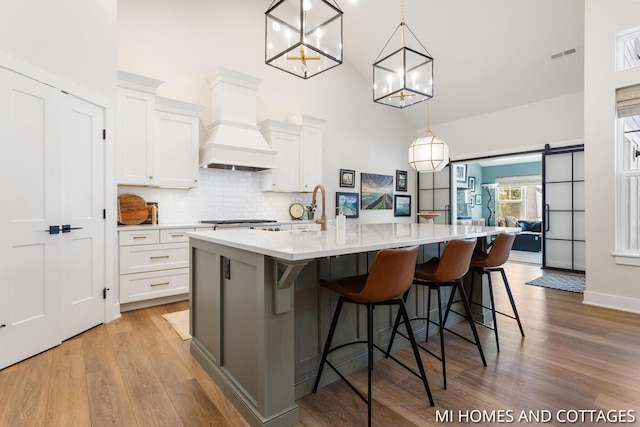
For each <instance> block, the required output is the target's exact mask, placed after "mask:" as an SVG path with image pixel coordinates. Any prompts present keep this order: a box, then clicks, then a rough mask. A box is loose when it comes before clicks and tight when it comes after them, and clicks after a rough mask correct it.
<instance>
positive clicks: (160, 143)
mask: <svg viewBox="0 0 640 427" xmlns="http://www.w3.org/2000/svg"><path fill="white" fill-rule="evenodd" d="M156 114H157V116H156V117H157V118H156V135H155V147H154V182H153V184H154V185H157V186H164V187H189V188H190V187H197V186H198V144H199V141H198V132H199V129H198V119H197V118H195V117H188V116H183V115H180V114H173V113H167V112H157V113H156Z"/></svg>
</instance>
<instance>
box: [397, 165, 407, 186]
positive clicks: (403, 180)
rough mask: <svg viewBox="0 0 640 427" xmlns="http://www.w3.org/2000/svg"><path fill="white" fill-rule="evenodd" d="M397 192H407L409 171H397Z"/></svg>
mask: <svg viewBox="0 0 640 427" xmlns="http://www.w3.org/2000/svg"><path fill="white" fill-rule="evenodd" d="M396 191H407V171H398V170H397V171H396Z"/></svg>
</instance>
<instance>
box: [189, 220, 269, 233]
mask: <svg viewBox="0 0 640 427" xmlns="http://www.w3.org/2000/svg"><path fill="white" fill-rule="evenodd" d="M200 223H201V224H213V229H214V230H218V229H225V228H257V229H265V228H266V229H268V228H272V229H273V230H275V229H276V228H278V227H279V226H280V223H279V222H278V221H276V220H275V219H208V220H203V221H200Z"/></svg>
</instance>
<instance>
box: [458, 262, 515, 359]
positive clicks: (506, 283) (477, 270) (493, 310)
mask: <svg viewBox="0 0 640 427" xmlns="http://www.w3.org/2000/svg"><path fill="white" fill-rule="evenodd" d="M470 270H471V289H470V290H469V301H470V304H471V305H477V306H479V307H482V308H484V309H486V310H491V315H492V317H493V326H491V325H488V324H486V323H484V322H482V321H479V320H476V321H475V322H476V323H477V324H478V325H480V326H484V327H485V328H487V329H490V330H492V331H493V332H494V334H495V336H496V349H497V351H500V341H499V339H498V321H497V318H496V313H497V314H501V315H503V316H505V317H508V318H510V319H514V320H515V321H517V322H518V327H519V328H520V334H521V335H522V336H523V337H524V329H523V328H522V322H521V321H520V316H519V315H518V309H517V308H516V302H515V300H514V299H513V294H512V293H511V287H510V286H509V281H508V280H507V275H506V274H505V272H504V268H502V267H484V268H480V267H471V268H470ZM491 272H500V274H501V275H502V281H503V282H504V287H505V289H506V290H507V296H508V297H509V302H510V303H511V308H512V309H513V315H511V314H508V313H504V312H502V311H499V310H496V308H495V307H496V304H495V301H494V298H493V283H492V281H491ZM476 273H477V274H480V277H481V278H482V275H484V274H486V275H487V279H488V286H489V301H490V302H491V307H487V306H486V305H483V304H482V303H478V302H475V301H473V288H474V285H475V276H476ZM480 283H482V280H481V281H480Z"/></svg>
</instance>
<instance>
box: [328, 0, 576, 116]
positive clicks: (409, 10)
mask: <svg viewBox="0 0 640 427" xmlns="http://www.w3.org/2000/svg"><path fill="white" fill-rule="evenodd" d="M338 4H339V6H340V8H341V9H342V10H343V12H344V22H343V24H344V58H345V63H349V64H351V65H352V66H353V67H355V68H356V70H357V71H358V72H359V73H360V74H361V75H362V77H363V78H364V79H366V80H367V81H369V82H370V83H371V84H373V71H372V64H373V63H374V62H375V60H376V58H377V57H378V54H379V53H380V51H381V50H382V48H383V46H384V45H385V43H386V42H387V41H388V39H389V38H390V37H391V35H392V33H393V32H394V31H395V29H396V27H397V26H398V24H399V23H400V19H401V0H357V1H355V2H354V1H351V0H338ZM404 18H405V22H406V24H407V26H408V27H409V28H410V29H411V31H412V32H413V33H414V34H415V35H416V36H417V38H418V39H419V40H420V42H421V43H422V44H423V45H424V46H425V47H426V48H427V49H428V51H429V52H430V53H431V55H432V56H433V57H434V98H433V100H432V101H431V124H437V123H442V122H449V121H452V120H457V119H461V118H465V117H470V116H476V115H480V114H484V113H488V112H492V111H498V110H502V109H505V108H511V107H516V106H519V105H522V104H527V103H532V102H536V101H540V100H543V99H547V98H553V97H558V96H562V95H567V94H571V93H575V92H580V91H582V90H583V81H584V79H583V73H584V70H583V62H584V55H583V53H584V1H583V0H480V1H479V0H405V1H404ZM408 47H411V46H408ZM574 48H575V49H577V51H576V53H575V54H571V55H566V56H561V57H560V58H558V59H552V55H555V54H557V53H560V52H565V51H569V50H572V49H574ZM329 72H330V71H329ZM380 108H392V107H383V106H381V107H380ZM402 114H404V115H406V118H407V119H408V120H409V121H410V122H411V123H412V124H414V125H415V127H416V128H424V127H425V125H426V115H427V107H426V103H420V104H416V105H414V106H411V107H407V108H405V109H404V110H403V111H402ZM537 125H540V124H539V123H536V122H535V118H532V126H537Z"/></svg>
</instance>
